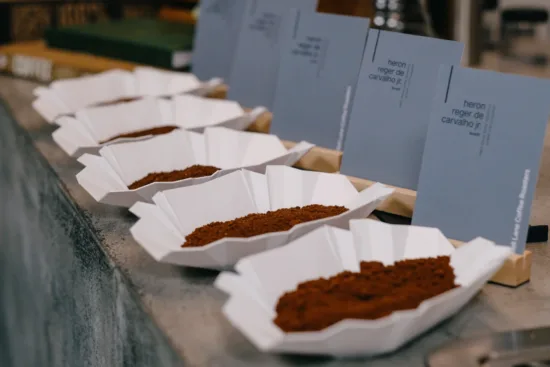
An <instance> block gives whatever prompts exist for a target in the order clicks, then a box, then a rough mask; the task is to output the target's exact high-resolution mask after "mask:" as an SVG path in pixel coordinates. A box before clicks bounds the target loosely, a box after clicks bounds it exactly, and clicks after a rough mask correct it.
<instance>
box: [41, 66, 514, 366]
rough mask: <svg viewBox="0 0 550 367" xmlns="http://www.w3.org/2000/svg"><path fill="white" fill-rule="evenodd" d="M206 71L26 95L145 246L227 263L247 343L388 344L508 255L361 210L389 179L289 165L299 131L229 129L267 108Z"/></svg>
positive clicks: (394, 344)
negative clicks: (225, 95)
mask: <svg viewBox="0 0 550 367" xmlns="http://www.w3.org/2000/svg"><path fill="white" fill-rule="evenodd" d="M219 84H220V81H219V80H211V81H207V82H201V81H199V80H197V79H196V78H195V77H194V76H193V75H190V74H184V73H174V72H165V71H159V70H155V69H150V68H139V69H136V70H135V71H134V72H125V71H119V70H114V71H110V72H105V73H102V74H99V75H95V76H88V77H83V78H77V79H72V80H65V81H61V82H54V83H52V84H51V85H50V86H49V87H48V88H38V89H37V90H36V93H35V94H36V95H37V99H36V100H35V102H34V103H33V106H34V108H35V109H36V110H37V111H38V112H39V113H40V114H41V115H42V116H44V118H45V119H46V120H48V122H51V123H56V124H57V125H59V128H58V129H57V130H56V131H55V132H54V133H53V139H54V141H55V142H56V143H57V144H58V145H59V146H60V147H61V148H62V149H63V150H64V151H65V152H66V153H67V154H68V155H70V156H73V157H75V158H77V159H78V161H79V162H80V163H81V164H83V165H84V168H83V169H82V170H81V171H80V172H79V173H78V174H77V180H78V182H79V183H80V185H81V186H82V187H83V188H84V189H85V190H86V191H87V192H88V193H89V194H90V195H91V196H92V197H93V198H94V199H95V200H96V201H97V202H100V203H103V204H109V205H117V206H122V207H127V208H129V210H130V211H131V212H132V213H133V214H135V215H136V216H137V217H138V220H137V222H136V223H135V224H134V226H133V227H132V228H131V230H130V231H131V234H132V236H133V237H134V238H135V240H136V242H137V243H138V244H139V245H141V246H142V247H143V248H144V249H145V250H146V251H147V252H148V253H149V254H150V255H151V256H152V257H153V258H154V259H155V260H157V261H159V262H165V263H170V264H175V265H181V266H189V267H199V268H209V269H223V270H226V272H223V273H221V274H220V275H219V277H218V279H217V281H216V286H217V287H218V288H219V289H221V290H222V291H224V292H225V293H227V294H228V295H229V298H228V301H227V303H226V304H225V306H224V307H223V313H224V314H225V316H226V317H227V319H228V320H229V321H230V322H231V323H232V324H233V325H234V326H235V327H236V328H237V329H238V330H240V331H241V332H242V333H243V334H244V335H245V336H246V337H247V338H248V339H249V340H250V341H251V342H252V343H253V344H254V345H255V346H256V347H257V348H259V349H260V350H262V351H266V352H278V353H298V354H329V355H333V356H357V355H373V354H379V353H387V352H390V351H393V350H395V349H397V348H399V347H400V346H402V345H403V344H405V343H407V342H408V341H410V340H411V339H413V338H414V337H416V336H417V335H419V334H421V333H422V332H424V331H426V330H428V329H429V328H431V327H432V326H434V325H436V324H437V323H439V322H441V321H442V320H444V319H446V318H448V317H449V316H451V315H453V314H454V313H456V312H458V310H459V309H460V308H461V307H462V306H464V305H465V304H466V303H467V302H468V301H469V300H470V299H471V298H472V297H474V296H475V294H476V293H477V292H478V291H479V290H480V289H481V287H482V286H483V284H484V283H485V282H487V281H488V280H489V279H490V278H491V276H492V275H493V274H495V273H496V272H497V271H498V269H499V268H500V267H501V265H502V264H503V263H504V261H505V260H506V259H507V257H508V256H509V255H510V250H509V249H508V248H506V247H501V246H497V245H495V244H494V243H492V242H490V241H487V240H485V239H482V238H479V239H476V240H474V241H472V242H470V243H468V244H466V245H464V246H462V247H460V248H459V249H457V250H455V248H454V247H453V246H452V245H451V243H450V242H449V240H448V239H446V238H445V237H444V236H443V234H442V233H441V232H440V231H438V230H436V229H432V228H421V227H414V226H393V225H387V224H383V223H380V222H376V221H373V220H370V219H365V218H367V217H369V216H370V214H371V213H372V212H373V211H374V210H375V209H376V207H377V206H379V205H380V204H381V203H382V202H384V200H386V199H387V198H389V197H390V196H391V194H392V193H393V189H391V188H388V187H386V186H384V185H382V184H374V185H372V186H371V187H369V188H368V189H366V190H363V191H361V192H358V191H357V190H356V189H355V187H354V186H353V185H352V184H351V182H350V181H349V179H348V178H347V177H346V176H343V175H340V174H334V173H323V172H311V171H303V170H298V169H295V168H291V167H290V166H292V165H294V164H295V163H296V162H298V161H299V160H300V158H302V157H303V156H304V154H306V153H307V152H308V151H309V150H310V149H311V148H312V147H313V145H312V144H310V143H308V142H305V141H303V142H299V143H298V144H296V145H295V146H293V148H292V149H286V148H285V146H284V145H283V143H282V142H281V140H280V139H279V138H278V137H277V136H274V135H269V134H262V133H253V132H246V131H242V130H245V129H246V128H247V127H248V126H249V125H250V124H251V123H252V122H254V121H255V120H256V119H257V118H258V117H259V116H260V115H262V114H264V113H267V111H266V110H265V109H264V108H261V107H258V108H255V109H253V110H252V111H247V110H245V109H244V108H242V107H241V106H240V105H239V104H238V103H236V102H232V101H224V100H213V99H206V98H203V97H202V96H203V95H205V94H207V93H208V91H209V90H211V89H212V88H214V87H215V86H217V85H219ZM232 268H235V270H236V273H235V272H231V271H228V270H231V269H232Z"/></svg>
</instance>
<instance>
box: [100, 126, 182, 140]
mask: <svg viewBox="0 0 550 367" xmlns="http://www.w3.org/2000/svg"><path fill="white" fill-rule="evenodd" d="M176 129H179V126H175V125H166V126H157V127H152V128H150V129H145V130H138V131H133V132H131V133H125V134H120V135H117V136H113V137H112V138H109V139H107V140H103V141H100V142H99V144H105V143H108V142H110V141H113V140H116V139H121V138H139V137H142V136H147V135H162V134H168V133H170V132H172V131H174V130H176Z"/></svg>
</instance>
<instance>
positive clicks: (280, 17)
mask: <svg viewBox="0 0 550 367" xmlns="http://www.w3.org/2000/svg"><path fill="white" fill-rule="evenodd" d="M293 8H296V9H300V10H310V11H315V9H316V8H317V0H248V2H247V7H246V10H245V14H244V17H243V22H242V25H241V30H240V33H239V39H238V42H237V48H236V50H235V59H234V60H233V63H232V66H231V72H230V76H229V92H228V95H227V98H228V99H231V100H234V101H238V102H239V103H240V104H241V105H243V106H245V107H256V106H264V107H266V108H267V109H269V110H272V108H273V98H274V96H275V85H276V83H277V73H278V70H279V60H280V56H281V48H280V46H281V42H280V33H281V30H282V23H283V21H284V18H286V17H287V16H288V15H289V12H290V10H291V9H293Z"/></svg>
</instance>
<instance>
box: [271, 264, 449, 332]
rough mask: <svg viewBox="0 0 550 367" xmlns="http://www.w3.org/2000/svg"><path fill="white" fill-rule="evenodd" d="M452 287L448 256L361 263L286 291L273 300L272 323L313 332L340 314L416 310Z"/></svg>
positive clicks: (371, 314)
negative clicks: (351, 269) (357, 268)
mask: <svg viewBox="0 0 550 367" xmlns="http://www.w3.org/2000/svg"><path fill="white" fill-rule="evenodd" d="M456 287H457V285H456V284H455V275H454V271H453V268H452V267H451V265H450V258H449V257H448V256H441V257H437V258H429V259H417V260H404V261H399V262H397V263H395V264H394V265H392V266H384V265H383V264H382V263H379V262H362V263H361V271H360V272H358V273H354V272H349V271H347V272H342V273H340V274H337V275H335V276H333V277H331V278H328V279H325V278H320V279H316V280H311V281H308V282H304V283H301V284H299V285H298V287H297V289H296V290H294V291H291V292H287V293H285V294H284V295H283V296H282V297H281V298H280V299H279V302H278V303H277V307H276V311H277V316H276V318H275V320H274V322H275V324H277V325H278V326H279V327H280V328H281V329H282V330H284V331H286V332H292V331H318V330H322V329H324V328H326V327H328V326H330V325H333V324H335V323H337V322H339V321H341V320H344V319H365V320H375V319H378V318H381V317H384V316H387V315H389V314H391V313H392V312H394V311H399V310H409V309H415V308H417V307H418V306H419V305H420V303H421V302H422V301H424V300H426V299H428V298H432V297H434V296H437V295H438V294H441V293H444V292H446V291H448V290H450V289H453V288H456Z"/></svg>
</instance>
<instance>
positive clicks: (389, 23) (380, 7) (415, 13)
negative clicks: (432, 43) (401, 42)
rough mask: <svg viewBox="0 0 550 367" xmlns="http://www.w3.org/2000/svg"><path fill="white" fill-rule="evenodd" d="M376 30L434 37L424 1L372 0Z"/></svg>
mask: <svg viewBox="0 0 550 367" xmlns="http://www.w3.org/2000/svg"><path fill="white" fill-rule="evenodd" d="M374 7H375V9H376V10H375V11H376V13H375V15H374V18H373V25H374V27H376V28H379V29H384V30H389V31H396V32H404V33H410V34H418V35H423V36H430V37H435V36H436V35H435V33H434V32H433V29H432V27H431V19H430V15H429V12H428V7H427V3H426V1H425V0H374Z"/></svg>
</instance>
